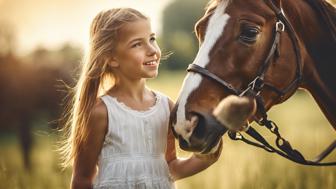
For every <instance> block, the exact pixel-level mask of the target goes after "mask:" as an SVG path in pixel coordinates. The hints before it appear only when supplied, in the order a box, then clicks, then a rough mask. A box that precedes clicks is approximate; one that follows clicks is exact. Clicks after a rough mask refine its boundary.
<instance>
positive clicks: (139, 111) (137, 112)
mask: <svg viewBox="0 0 336 189" xmlns="http://www.w3.org/2000/svg"><path fill="white" fill-rule="evenodd" d="M152 92H153V94H154V96H155V103H154V105H153V106H151V107H149V109H147V110H135V109H133V108H131V107H129V106H127V105H126V104H125V103H123V102H121V101H119V100H118V99H117V98H116V97H113V96H110V95H106V96H107V97H109V98H110V99H112V100H113V101H114V102H115V104H117V106H119V107H120V108H122V109H123V110H125V111H127V112H131V113H133V114H137V115H147V114H149V113H152V112H153V111H154V110H155V109H156V107H158V104H159V102H160V99H161V98H160V95H159V94H157V93H156V92H154V91H152Z"/></svg>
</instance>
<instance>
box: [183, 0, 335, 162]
mask: <svg viewBox="0 0 336 189" xmlns="http://www.w3.org/2000/svg"><path fill="white" fill-rule="evenodd" d="M269 4H270V7H271V9H272V10H273V11H274V12H275V14H276V17H277V22H276V25H275V35H274V37H273V43H272V46H271V48H270V50H269V53H268V56H267V58H266V59H265V61H264V63H263V65H262V66H261V68H260V69H259V71H258V73H257V76H256V77H255V78H254V79H253V80H252V81H251V82H250V83H249V84H248V87H247V88H246V89H245V90H239V89H236V88H234V87H233V86H232V85H231V84H230V83H228V82H226V81H224V80H223V79H221V78H220V77H218V76H217V75H215V74H213V73H211V72H210V71H209V70H207V69H206V68H203V67H201V66H198V65H196V64H190V65H189V66H188V68H187V71H188V72H194V73H198V74H200V75H202V76H204V77H206V78H209V79H212V80H214V81H215V82H217V83H219V84H220V85H221V86H222V87H224V88H225V90H227V91H228V92H230V93H231V94H235V95H238V96H249V97H253V98H255V99H256V102H257V110H258V112H259V113H260V114H261V120H257V119H255V120H256V122H257V123H258V124H259V125H260V126H264V127H266V128H267V129H268V130H269V131H270V132H271V133H273V134H274V135H276V141H275V144H276V146H277V148H276V147H273V146H272V145H270V144H269V143H268V142H267V140H265V138H264V137H263V136H262V135H261V134H260V133H258V132H257V131H256V130H255V129H254V128H253V127H252V126H250V125H249V126H248V127H247V129H246V131H245V132H246V133H247V134H248V135H250V136H251V137H252V138H253V139H255V140H256V141H257V142H253V141H250V140H248V139H246V138H245V137H244V136H243V135H242V133H239V132H234V131H229V132H228V135H229V137H230V138H231V139H232V140H241V141H243V142H245V143H247V144H250V145H253V146H256V147H259V148H263V149H264V150H266V151H268V152H271V153H276V154H278V155H280V156H282V157H284V158H286V159H289V160H291V161H293V162H296V163H298V164H302V165H311V166H335V165H336V162H327V163H321V161H322V160H323V159H324V158H325V157H327V156H328V155H329V154H330V153H331V152H332V151H333V150H334V149H335V148H336V140H335V141H334V142H333V143H332V144H331V145H330V146H329V147H328V148H327V149H325V150H324V151H323V152H322V153H321V154H320V155H318V156H317V157H316V158H315V159H314V160H312V161H311V160H306V159H305V158H304V156H303V155H302V154H301V153H300V152H299V151H298V150H296V149H294V148H292V146H291V145H290V143H289V142H288V141H287V140H285V139H284V138H283V137H282V136H281V134H280V132H279V129H278V126H277V125H276V123H275V122H273V121H272V120H269V119H268V116H267V111H266V108H265V104H264V101H263V97H262V96H261V95H260V93H261V91H262V90H263V89H264V87H267V88H269V89H270V90H272V91H274V92H275V93H277V94H278V95H279V97H280V98H282V97H283V96H284V95H285V94H286V93H287V92H288V91H290V90H291V89H293V88H297V87H298V86H299V84H300V82H301V80H302V68H301V65H302V57H301V52H300V49H299V42H298V40H297V38H296V35H295V32H294V29H293V27H292V25H291V24H290V22H289V21H288V20H287V18H286V16H285V15H284V13H283V11H282V9H279V8H278V7H276V6H275V5H274V3H273V2H272V1H269ZM285 28H286V29H287V30H288V34H289V36H290V39H291V41H292V43H293V47H294V51H295V54H296V78H295V79H294V80H293V81H292V82H291V83H290V84H289V85H288V86H287V87H286V88H285V89H282V90H279V89H277V88H276V87H275V86H273V85H272V84H269V83H266V82H265V81H264V76H265V73H266V71H267V69H268V67H269V66H270V62H271V61H270V59H271V58H272V57H273V56H275V55H277V56H279V55H280V50H279V41H280V35H281V33H282V32H284V31H285ZM220 127H223V126H220ZM222 129H223V128H222ZM219 130H221V129H219ZM223 133H224V132H223Z"/></svg>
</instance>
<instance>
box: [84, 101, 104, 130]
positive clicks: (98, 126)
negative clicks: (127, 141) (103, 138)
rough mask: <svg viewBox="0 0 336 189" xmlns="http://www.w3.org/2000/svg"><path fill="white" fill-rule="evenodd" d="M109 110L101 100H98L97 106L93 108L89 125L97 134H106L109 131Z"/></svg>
mask: <svg viewBox="0 0 336 189" xmlns="http://www.w3.org/2000/svg"><path fill="white" fill-rule="evenodd" d="M107 118H108V113H107V108H106V105H105V104H104V103H103V101H102V100H101V99H99V98H98V99H97V100H96V103H95V105H94V106H93V108H92V110H91V112H90V116H89V120H88V125H89V128H91V129H93V128H94V130H95V132H102V133H106V131H107V126H108V125H107Z"/></svg>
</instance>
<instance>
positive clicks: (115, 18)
mask: <svg viewBox="0 0 336 189" xmlns="http://www.w3.org/2000/svg"><path fill="white" fill-rule="evenodd" d="M140 19H148V18H147V17H146V16H144V15H143V14H142V13H140V12H139V11H137V10H135V9H132V8H117V9H110V10H107V11H102V12H100V13H99V14H98V15H97V16H96V17H95V18H94V19H93V21H92V23H91V27H90V43H89V49H88V52H87V53H86V56H84V61H83V65H82V70H81V73H80V76H79V79H78V81H77V84H76V86H75V87H74V88H73V89H72V91H71V92H72V95H71V98H72V100H71V102H70V103H69V106H68V108H67V111H66V112H65V119H66V122H65V127H64V129H63V130H64V134H65V140H64V142H63V143H62V146H61V148H60V152H61V154H62V166H63V167H64V168H65V167H67V166H69V165H72V164H73V160H74V157H76V155H78V153H79V151H80V150H81V148H82V146H81V144H83V143H85V141H86V139H87V124H88V120H89V117H90V113H91V110H92V108H93V106H94V105H95V103H96V100H97V98H98V97H99V96H100V95H101V94H102V93H103V92H104V91H106V90H105V89H108V88H111V87H113V83H114V81H115V79H116V78H115V77H114V75H113V70H112V68H111V67H109V64H108V60H109V56H111V53H112V52H113V51H114V48H115V47H116V44H117V42H118V33H119V32H120V29H121V28H122V27H123V26H124V25H125V24H127V23H130V22H134V21H137V20H140Z"/></svg>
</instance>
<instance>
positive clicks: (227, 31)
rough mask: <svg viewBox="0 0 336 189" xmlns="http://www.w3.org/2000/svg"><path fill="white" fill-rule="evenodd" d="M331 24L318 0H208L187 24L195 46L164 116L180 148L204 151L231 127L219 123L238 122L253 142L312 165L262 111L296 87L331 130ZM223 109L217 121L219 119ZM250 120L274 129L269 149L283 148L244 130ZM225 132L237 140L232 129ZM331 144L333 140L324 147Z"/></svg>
mask: <svg viewBox="0 0 336 189" xmlns="http://www.w3.org/2000/svg"><path fill="white" fill-rule="evenodd" d="M335 23H336V10H335V8H334V7H333V6H332V5H330V4H329V3H328V2H326V1H325V0H295V1H294V0H212V1H210V2H209V4H208V7H207V9H206V11H205V14H204V16H203V17H202V18H200V19H199V20H198V22H197V23H196V24H195V33H196V36H197V38H198V40H199V44H200V46H199V51H198V53H197V55H196V57H195V59H194V61H193V63H192V64H190V65H189V67H188V69H187V71H188V73H187V75H186V77H185V79H184V82H183V85H182V88H181V90H180V93H179V96H178V99H177V102H176V105H175V106H174V108H173V110H172V112H171V116H170V123H169V125H170V127H171V129H172V132H173V134H174V135H175V137H176V138H178V140H179V144H180V147H181V148H182V149H183V150H187V151H193V152H197V153H202V154H208V153H212V152H213V151H215V150H216V148H218V143H219V140H220V139H221V137H222V135H223V134H224V133H226V132H227V131H228V128H234V127H236V128H237V126H232V127H225V125H230V124H233V125H234V124H235V123H239V124H244V125H243V126H241V127H240V129H239V130H243V131H246V132H247V133H248V134H249V135H251V134H252V135H251V136H252V137H253V138H255V139H257V140H258V141H259V142H260V143H261V144H259V143H258V144H256V143H253V144H254V145H255V146H258V147H262V148H264V149H265V150H267V151H273V152H274V151H275V152H277V153H278V154H280V155H282V156H284V157H287V158H288V159H291V160H294V161H295V162H297V163H302V164H308V165H315V163H312V162H307V161H306V160H305V159H304V157H302V155H301V154H300V153H297V151H296V150H294V149H292V147H291V146H290V145H289V143H288V142H287V141H286V140H284V139H283V138H282V137H281V135H280V134H279V132H278V127H277V125H276V124H275V123H274V122H272V121H271V120H269V119H268V117H267V111H268V110H269V109H271V108H272V107H273V106H274V105H276V104H281V103H282V102H285V101H286V100H287V99H289V98H290V97H291V96H292V95H293V94H294V93H295V91H297V90H298V89H299V88H302V89H305V90H307V91H308V92H309V93H310V94H311V95H312V96H313V98H314V100H315V101H316V102H317V104H318V105H319V107H320V109H321V110H322V112H323V113H324V115H325V117H326V118H327V119H328V121H329V122H330V124H331V125H332V126H333V128H334V129H336V114H335V112H336V83H335V81H336V74H335V73H334V70H336V64H335V61H336V53H335V52H336V25H335ZM231 95H235V96H240V98H231ZM243 98H245V99H243ZM222 101H225V102H224V106H223V105H221V106H220V107H221V108H222V109H220V108H218V107H219V105H220V102H222ZM223 107H224V109H223ZM225 108H226V109H225ZM218 109H219V110H218ZM218 112H220V113H218ZM223 112H224V114H225V115H226V116H225V118H223V117H220V115H223ZM225 112H226V113H225ZM216 114H217V118H216V116H214V115H216ZM218 116H219V117H218ZM252 121H255V122H257V123H259V124H261V125H265V126H266V127H267V128H268V129H269V130H270V131H271V132H272V133H274V134H276V135H277V141H276V142H277V146H278V147H279V148H281V150H283V151H285V152H284V153H283V152H281V151H277V149H274V148H273V147H272V146H270V145H268V143H267V142H265V141H264V139H263V138H262V136H261V135H259V134H258V133H256V132H255V130H252V128H250V127H249V124H248V122H252ZM223 125H224V126H223ZM238 126H240V125H238ZM228 133H229V134H230V135H229V136H230V137H231V138H233V139H242V136H241V135H238V134H239V132H230V130H229V132H228ZM243 140H245V139H244V138H243ZM245 141H246V140H245ZM247 143H249V141H247ZM250 143H251V142H250ZM281 143H283V144H281ZM335 146H336V143H335V142H334V143H333V145H332V146H331V147H330V148H332V149H333V148H335ZM329 150H330V149H329ZM328 153H330V152H328ZM320 160H321V159H319V160H318V161H317V162H319V161H320Z"/></svg>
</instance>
